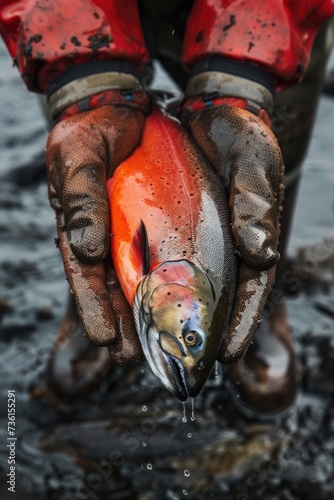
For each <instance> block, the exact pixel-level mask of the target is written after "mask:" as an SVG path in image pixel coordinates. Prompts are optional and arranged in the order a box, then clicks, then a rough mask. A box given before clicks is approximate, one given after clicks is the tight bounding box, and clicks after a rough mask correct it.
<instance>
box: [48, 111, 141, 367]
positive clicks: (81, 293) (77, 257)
mask: <svg viewBox="0 0 334 500" xmlns="http://www.w3.org/2000/svg"><path fill="white" fill-rule="evenodd" d="M144 120H145V115H144V113H143V111H141V110H139V109H131V108H128V107H127V106H123V105H104V106H101V107H98V108H97V109H93V110H90V111H86V112H82V113H79V114H75V115H74V116H70V117H67V118H65V119H64V120H62V121H60V122H59V123H58V124H57V125H56V126H55V127H54V129H53V130H52V132H51V133H50V136H49V138H48V142H47V151H46V162H47V168H48V175H49V198H50V203H51V206H52V207H53V208H54V210H55V212H56V219H57V228H58V237H59V248H60V251H61V254H62V258H63V261H64V268H65V272H66V276H67V279H68V281H69V284H70V287H71V290H72V293H73V294H74V298H75V301H76V304H77V309H78V313H79V315H80V319H81V322H82V325H83V327H84V329H85V332H86V334H87V337H88V338H89V340H90V341H92V342H93V343H95V344H97V345H100V346H110V349H109V350H110V353H111V355H112V357H113V358H114V360H115V362H117V363H127V364H131V363H136V362H138V361H140V360H141V359H142V351H141V347H140V344H139V341H138V336H137V334H136V331H135V326H134V322H133V315H132V311H131V309H130V306H129V305H128V303H127V301H126V299H125V297H124V295H123V293H122V291H121V288H120V285H119V282H118V279H117V277H116V273H115V271H114V269H113V265H112V262H111V257H110V255H109V239H110V217H109V206H108V200H107V193H106V181H107V179H108V178H109V177H111V176H112V173H113V171H114V169H115V168H116V167H117V166H118V164H119V163H120V162H122V161H123V160H125V159H126V158H127V157H128V156H129V155H130V154H131V153H132V152H133V151H134V149H135V148H136V147H137V145H138V143H139V141H140V137H141V132H142V129H143V125H144Z"/></svg>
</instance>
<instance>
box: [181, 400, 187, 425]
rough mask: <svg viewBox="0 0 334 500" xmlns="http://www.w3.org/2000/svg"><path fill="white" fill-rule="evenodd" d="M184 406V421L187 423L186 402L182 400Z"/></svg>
mask: <svg viewBox="0 0 334 500" xmlns="http://www.w3.org/2000/svg"><path fill="white" fill-rule="evenodd" d="M182 406H183V416H182V422H183V423H184V424H185V423H186V422H187V415H186V404H185V402H184V401H183V402H182Z"/></svg>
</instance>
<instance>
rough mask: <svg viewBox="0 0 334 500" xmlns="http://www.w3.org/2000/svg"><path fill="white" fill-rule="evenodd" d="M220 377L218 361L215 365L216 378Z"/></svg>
mask: <svg viewBox="0 0 334 500" xmlns="http://www.w3.org/2000/svg"><path fill="white" fill-rule="evenodd" d="M218 377H219V363H218V361H216V363H215V378H218Z"/></svg>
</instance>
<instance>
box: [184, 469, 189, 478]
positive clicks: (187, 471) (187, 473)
mask: <svg viewBox="0 0 334 500" xmlns="http://www.w3.org/2000/svg"><path fill="white" fill-rule="evenodd" d="M183 474H184V475H185V476H186V477H189V476H190V471H189V470H188V469H186V470H185V471H184V473H183Z"/></svg>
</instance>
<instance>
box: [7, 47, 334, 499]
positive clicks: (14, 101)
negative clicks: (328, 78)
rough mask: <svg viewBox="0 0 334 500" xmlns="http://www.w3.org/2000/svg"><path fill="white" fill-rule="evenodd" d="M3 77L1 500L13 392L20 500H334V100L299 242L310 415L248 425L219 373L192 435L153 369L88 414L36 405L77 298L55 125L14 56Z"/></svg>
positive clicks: (308, 186) (316, 145)
mask: <svg viewBox="0 0 334 500" xmlns="http://www.w3.org/2000/svg"><path fill="white" fill-rule="evenodd" d="M332 63H333V64H332V66H334V61H333V59H332ZM0 75H1V76H0V95H1V113H0V131H1V134H0V143H1V162H0V239H1V257H0V286H1V289H0V316H1V318H0V319H1V324H0V328H1V337H0V390H1V394H0V398H1V404H0V411H1V416H0V438H1V446H0V470H1V473H2V475H1V483H0V498H1V499H4V500H6V499H7V498H13V496H12V493H10V492H8V491H7V487H8V485H7V484H6V481H7V476H6V474H7V473H8V467H9V466H8V463H7V458H8V448H7V447H6V443H7V437H8V434H7V418H6V407H7V391H8V390H11V389H15V391H16V415H17V423H16V426H17V434H16V436H17V442H16V460H17V463H16V465H17V473H16V496H15V498H17V499H20V500H21V499H22V500H29V499H35V500H38V499H57V500H58V499H59V500H65V499H68V500H69V499H140V500H144V499H145V500H146V499H147V500H149V499H170V500H177V499H182V498H188V497H189V498H194V499H208V498H212V499H221V498H226V499H235V500H248V499H253V498H254V499H256V498H261V499H270V500H272V499H286V500H290V499H291V500H292V499H298V498H305V499H312V500H313V499H330V498H334V461H333V457H334V405H333V400H334V279H333V268H334V266H333V260H334V224H333V209H334V168H333V156H334V144H333V120H334V118H333V116H334V100H331V99H330V98H326V97H323V98H322V102H321V105H320V109H319V115H318V120H317V124H316V127H315V130H314V133H313V140H312V145H311V148H310V151H309V155H308V158H307V160H306V162H305V166H304V175H303V181H302V186H301V190H300V196H299V201H298V206H297V211H296V217H295V222H294V228H293V235H292V238H291V254H296V250H297V248H302V249H305V248H306V249H307V250H306V251H305V250H304V251H301V252H300V253H299V256H298V262H299V266H298V267H295V268H294V269H293V272H294V273H295V274H296V276H300V275H302V277H303V280H304V279H305V278H306V279H307V281H308V283H307V284H301V285H300V286H299V287H298V290H297V293H295V294H294V295H292V296H289V298H288V309H289V316H290V324H291V327H292V329H293V332H294V337H295V339H296V347H297V351H298V354H299V359H300V365H301V373H302V379H301V390H300V396H299V399H298V403H297V405H296V407H295V408H294V410H293V412H292V413H291V414H290V415H288V416H287V417H286V418H284V419H282V420H280V421H277V422H258V421H256V420H252V419H249V418H245V417H243V416H242V415H241V414H240V413H239V412H238V411H237V410H236V409H235V405H234V403H233V400H232V398H231V396H230V393H229V391H228V389H227V388H226V384H225V385H224V380H223V379H224V375H223V373H222V372H220V373H219V376H218V378H214V377H213V378H212V379H211V380H210V381H209V382H208V384H207V387H206V388H205V390H204V391H203V393H202V394H201V395H200V397H199V398H197V400H196V408H195V416H196V420H195V421H191V419H190V408H188V421H187V423H182V422H181V417H182V407H181V405H180V403H179V402H178V401H177V400H176V399H175V398H173V397H171V396H170V395H169V394H168V393H167V392H166V391H165V390H164V389H162V388H161V386H160V385H159V383H158V382H157V381H156V380H155V378H154V377H153V376H152V375H151V374H150V371H149V369H148V367H147V366H146V365H145V364H143V365H142V366H140V367H139V368H136V369H131V370H130V369H128V370H124V369H122V368H119V367H118V368H115V369H114V370H113V371H112V373H111V374H110V375H109V377H107V379H106V380H105V382H104V383H103V385H102V387H101V388H100V389H99V390H98V391H96V392H95V393H94V394H92V395H91V396H90V397H89V398H87V399H86V400H85V402H82V403H76V404H71V405H64V406H59V405H58V406H57V407H54V406H52V405H51V404H50V402H48V401H46V400H45V399H43V398H41V399H38V400H35V401H31V397H30V394H31V390H33V389H34V388H36V387H42V388H43V387H45V367H46V362H47V358H48V355H49V351H50V347H51V343H52V339H53V337H54V335H55V333H56V331H57V326H58V324H59V321H60V317H61V313H62V310H63V308H64V304H65V301H66V295H67V286H66V282H65V279H64V275H63V270H62V264H61V261H60V257H59V255H58V252H57V251H56V249H55V246H54V244H53V238H54V237H55V228H54V217H53V214H52V212H51V210H50V208H49V205H48V200H47V188H46V177H45V170H44V165H43V160H42V156H43V155H42V150H43V147H44V144H45V139H46V135H47V132H46V128H45V124H44V119H43V116H42V113H41V111H40V109H39V106H38V102H37V99H36V98H35V96H33V95H30V94H29V93H28V92H27V91H26V90H25V88H24V86H23V84H22V83H21V81H20V80H19V78H18V76H17V73H16V71H15V69H13V68H11V63H10V61H9V59H8V57H7V55H6V53H5V50H4V48H3V47H2V46H1V47H0ZM315 244H316V246H314V245H315Z"/></svg>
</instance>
